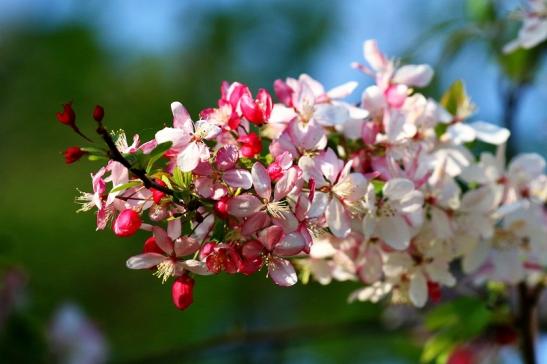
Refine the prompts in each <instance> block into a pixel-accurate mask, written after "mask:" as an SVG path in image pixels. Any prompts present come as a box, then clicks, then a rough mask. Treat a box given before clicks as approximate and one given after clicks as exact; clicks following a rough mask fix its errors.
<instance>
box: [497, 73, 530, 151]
mask: <svg viewBox="0 0 547 364" xmlns="http://www.w3.org/2000/svg"><path fill="white" fill-rule="evenodd" d="M499 88H500V98H501V102H502V106H503V110H502V120H501V122H502V125H503V126H504V127H505V128H507V129H509V131H510V132H511V137H510V138H509V141H508V143H507V159H511V157H513V156H514V155H516V154H517V153H518V149H519V148H518V140H517V139H518V136H517V125H516V116H517V113H518V109H519V106H520V101H521V99H522V97H521V96H522V91H523V90H524V86H523V85H522V84H517V83H514V82H513V81H508V84H507V85H503V82H502V81H500V82H499Z"/></svg>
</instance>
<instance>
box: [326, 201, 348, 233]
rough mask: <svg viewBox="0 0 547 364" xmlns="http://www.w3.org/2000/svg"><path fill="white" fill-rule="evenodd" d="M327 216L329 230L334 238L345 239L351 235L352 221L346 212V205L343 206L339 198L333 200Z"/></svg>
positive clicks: (328, 207)
mask: <svg viewBox="0 0 547 364" xmlns="http://www.w3.org/2000/svg"><path fill="white" fill-rule="evenodd" d="M325 216H326V218H327V224H328V225H329V229H330V231H331V232H332V234H333V235H334V236H336V237H337V238H343V237H345V236H346V235H348V234H349V232H350V228H351V226H350V225H351V220H350V217H349V215H348V213H347V212H346V209H345V208H344V205H342V203H341V202H340V201H339V200H338V198H336V197H333V198H331V201H330V203H329V205H328V206H327V209H326V211H325Z"/></svg>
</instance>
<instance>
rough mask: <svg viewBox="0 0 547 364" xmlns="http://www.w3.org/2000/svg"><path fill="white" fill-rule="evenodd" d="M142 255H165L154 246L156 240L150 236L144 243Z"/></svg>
mask: <svg viewBox="0 0 547 364" xmlns="http://www.w3.org/2000/svg"><path fill="white" fill-rule="evenodd" d="M142 251H143V253H158V254H165V252H164V251H163V250H161V248H160V247H159V246H158V244H156V238H155V237H153V236H151V237H149V238H148V239H146V241H145V242H144V247H143V249H142Z"/></svg>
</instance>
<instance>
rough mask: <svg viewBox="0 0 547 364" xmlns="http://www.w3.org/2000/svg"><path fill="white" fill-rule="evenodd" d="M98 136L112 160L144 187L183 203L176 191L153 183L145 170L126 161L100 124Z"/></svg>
mask: <svg viewBox="0 0 547 364" xmlns="http://www.w3.org/2000/svg"><path fill="white" fill-rule="evenodd" d="M97 134H99V135H100V136H101V138H103V140H104V141H105V143H106V145H107V146H108V149H109V151H108V155H109V156H110V158H111V159H112V160H114V161H116V162H119V163H121V164H122V165H123V166H124V167H125V168H127V170H128V171H129V172H131V173H132V174H133V175H134V176H135V177H137V178H139V179H140V180H141V181H142V182H143V184H144V187H146V188H154V189H156V190H158V191H161V192H163V193H165V194H167V195H169V196H172V197H173V198H174V199H175V200H177V202H182V201H180V200H179V199H178V198H176V197H175V191H173V190H172V189H170V188H168V187H166V186H162V185H160V184H159V183H156V182H154V181H152V180H151V179H150V178H148V176H147V175H146V172H145V171H144V170H142V169H139V168H135V167H133V166H132V165H131V163H130V162H129V161H128V160H127V159H125V157H124V156H123V155H122V154H121V153H120V151H119V150H118V148H117V147H116V143H115V142H114V140H113V139H112V136H111V135H110V133H109V132H108V130H107V129H106V128H105V127H104V126H103V124H102V123H99V127H98V128H97Z"/></svg>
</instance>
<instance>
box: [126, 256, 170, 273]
mask: <svg viewBox="0 0 547 364" xmlns="http://www.w3.org/2000/svg"><path fill="white" fill-rule="evenodd" d="M166 259H167V258H166V257H165V256H163V255H161V254H158V253H145V254H140V255H135V256H134V257H131V258H129V259H127V262H126V263H125V265H126V266H127V268H129V269H149V268H152V267H155V266H156V265H158V264H160V263H161V262H163V261H164V260H166Z"/></svg>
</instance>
